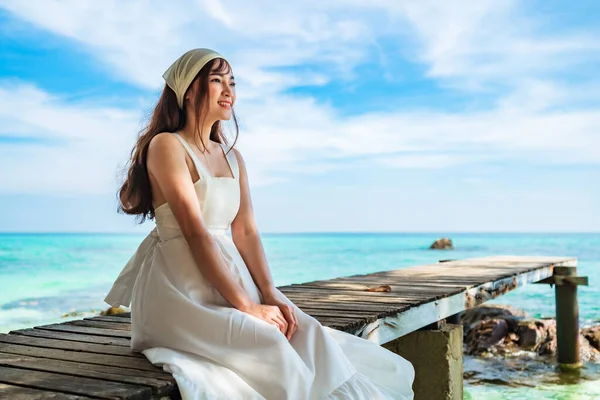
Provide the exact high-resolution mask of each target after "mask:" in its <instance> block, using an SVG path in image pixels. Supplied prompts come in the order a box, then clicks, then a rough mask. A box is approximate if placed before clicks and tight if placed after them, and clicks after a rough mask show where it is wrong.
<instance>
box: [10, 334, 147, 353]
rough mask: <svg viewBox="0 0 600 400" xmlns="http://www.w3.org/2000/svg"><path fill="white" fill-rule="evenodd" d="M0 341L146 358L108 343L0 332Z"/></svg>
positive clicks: (128, 349) (126, 348) (125, 348)
mask: <svg viewBox="0 0 600 400" xmlns="http://www.w3.org/2000/svg"><path fill="white" fill-rule="evenodd" d="M0 343H11V344H21V345H24V346H33V347H44V348H50V349H61V350H69V351H81V352H86V353H98V354H111V355H115V356H127V357H135V358H142V359H146V358H145V357H144V355H143V354H141V353H134V352H133V351H132V350H131V349H130V348H128V347H123V346H113V345H110V344H96V343H81V342H70V341H66V340H56V339H45V338H34V337H29V336H21V335H6V334H0Z"/></svg>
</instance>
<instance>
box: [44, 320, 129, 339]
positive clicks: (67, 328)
mask: <svg viewBox="0 0 600 400" xmlns="http://www.w3.org/2000/svg"><path fill="white" fill-rule="evenodd" d="M35 329H43V330H47V331H60V332H71V333H86V334H90V335H99V336H111V337H120V338H126V339H130V338H131V332H129V331H123V330H119V329H102V328H90V327H87V326H77V325H68V324H51V325H42V326H36V327H35Z"/></svg>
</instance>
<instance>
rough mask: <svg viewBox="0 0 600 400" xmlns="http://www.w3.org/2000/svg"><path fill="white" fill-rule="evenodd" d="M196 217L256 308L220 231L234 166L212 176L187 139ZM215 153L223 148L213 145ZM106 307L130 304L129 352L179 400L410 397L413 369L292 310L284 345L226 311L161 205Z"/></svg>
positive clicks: (232, 202)
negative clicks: (169, 383) (175, 390)
mask: <svg viewBox="0 0 600 400" xmlns="http://www.w3.org/2000/svg"><path fill="white" fill-rule="evenodd" d="M175 135H176V136H177V138H178V139H179V140H180V141H181V143H182V145H183V146H184V147H185V149H186V151H187V152H188V154H189V155H190V157H191V158H192V160H193V161H194V164H195V166H196V169H197V170H198V174H199V176H200V179H199V180H198V181H197V182H196V183H195V184H194V186H195V189H196V193H197V195H198V201H199V202H200V207H201V210H202V217H203V218H204V222H205V224H206V226H207V227H208V229H209V230H210V232H211V234H212V237H213V238H214V241H215V243H216V245H217V246H218V248H219V249H220V252H221V254H222V256H223V258H224V259H225V261H226V265H227V267H228V268H229V269H230V270H231V271H232V272H233V273H234V274H235V276H236V277H237V280H238V282H239V283H240V284H241V285H242V287H243V288H244V289H245V290H246V291H247V293H248V295H249V296H250V298H251V299H252V300H253V301H255V302H260V301H261V295H260V292H259V291H258V289H257V287H256V285H255V283H254V281H253V279H252V276H251V275H250V272H249V270H248V268H247V267H246V265H245V263H244V261H243V259H242V257H241V255H240V253H239V252H238V250H237V248H236V246H235V244H234V243H233V241H232V239H231V238H230V236H229V235H228V234H227V231H228V229H229V227H230V224H231V222H232V221H233V219H234V218H235V216H236V214H237V212H238V209H239V204H240V185H239V176H238V172H239V171H238V163H237V158H236V156H235V153H234V152H233V151H231V152H229V153H228V154H227V161H228V163H229V166H230V168H231V171H232V173H233V178H231V177H225V178H224V177H212V176H211V175H210V174H209V173H208V171H207V170H206V169H205V167H204V165H203V164H202V163H201V162H200V161H199V160H198V158H197V157H196V155H195V153H194V152H193V151H192V150H191V148H190V147H189V145H188V144H187V142H186V141H185V140H184V139H183V138H182V137H181V136H179V135H178V134H175ZM222 147H223V151H224V152H227V150H228V148H227V147H226V146H224V145H223V146H222ZM155 213H156V218H155V221H156V227H155V228H154V230H152V232H151V233H150V234H149V235H148V237H146V239H144V241H143V242H142V243H141V245H140V246H139V248H138V249H137V251H136V253H135V254H134V255H133V256H132V257H131V259H130V260H129V262H128V263H127V265H126V266H125V268H124V269H123V271H122V272H121V273H120V275H119V277H118V278H117V280H116V281H115V283H114V284H113V287H112V289H111V290H110V292H109V294H108V295H107V296H106V298H105V301H106V302H107V303H108V304H110V305H111V306H114V307H118V306H120V305H124V306H126V307H129V306H131V347H132V349H133V350H134V351H141V352H142V353H143V354H144V355H145V356H146V357H147V358H148V360H149V361H150V362H152V363H153V364H154V365H157V366H161V365H162V367H163V369H164V370H165V371H167V372H169V373H171V374H172V375H173V377H174V378H175V380H176V382H177V385H178V387H179V390H180V392H181V395H182V398H183V399H194V400H201V399H202V400H204V399H210V400H215V399H227V400H235V399H240V400H254V399H256V400H258V399H263V400H264V399H267V400H287V399H289V400H313V399H315V400H321V399H323V400H324V399H326V400H334V399H360V400H367V399H368V400H376V399H400V400H408V399H412V398H413V391H412V383H413V380H414V369H413V366H412V365H411V364H410V363H409V362H408V361H407V360H405V359H404V358H402V357H400V356H398V355H396V354H394V353H392V352H391V351H388V350H387V349H385V348H383V347H381V346H379V345H377V344H375V343H372V342H369V341H367V340H364V339H361V338H358V337H356V336H353V335H350V334H347V333H344V332H341V331H337V330H334V329H330V328H327V327H324V326H322V325H321V324H320V323H319V322H318V321H317V320H316V319H314V318H312V317H311V316H309V315H307V314H305V313H304V312H302V311H301V310H300V309H298V308H297V307H296V306H294V308H295V310H296V315H297V318H298V330H297V331H296V333H295V334H294V336H293V337H292V339H291V340H290V341H288V340H287V338H286V337H285V336H284V335H283V334H282V333H281V332H280V331H279V330H278V329H277V328H276V327H275V326H273V325H271V324H268V323H267V322H264V321H262V320H260V319H258V318H256V317H253V316H251V315H249V314H246V313H244V312H241V311H239V310H237V309H235V308H233V307H231V306H230V305H229V304H228V302H227V301H226V300H225V299H224V298H223V297H222V296H221V295H220V294H219V292H218V291H217V290H216V289H215V288H213V287H212V286H211V285H210V284H209V283H208V282H207V281H206V280H205V279H204V277H203V276H202V273H201V270H200V268H198V267H197V265H196V263H195V261H194V259H193V257H192V254H191V252H190V248H189V246H188V243H187V241H186V240H185V238H184V237H183V236H182V232H181V230H180V229H179V226H178V224H177V221H176V219H175V217H174V216H173V214H172V212H171V210H170V209H169V205H168V204H163V205H161V206H159V207H157V208H156V210H155Z"/></svg>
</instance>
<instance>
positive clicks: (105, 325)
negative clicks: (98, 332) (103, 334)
mask: <svg viewBox="0 0 600 400" xmlns="http://www.w3.org/2000/svg"><path fill="white" fill-rule="evenodd" d="M65 324H67V325H77V326H88V327H90V328H100V329H111V330H118V331H131V325H130V324H124V323H117V322H105V321H90V320H73V321H69V322H65Z"/></svg>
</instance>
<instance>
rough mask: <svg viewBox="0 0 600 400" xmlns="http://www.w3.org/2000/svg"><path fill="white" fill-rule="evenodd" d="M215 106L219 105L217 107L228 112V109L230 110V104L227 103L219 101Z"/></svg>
mask: <svg viewBox="0 0 600 400" xmlns="http://www.w3.org/2000/svg"><path fill="white" fill-rule="evenodd" d="M217 104H219V106H221V107H223V108H226V109H228V110H230V109H231V104H229V103H226V102H221V101H220V102H218V103H217Z"/></svg>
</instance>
